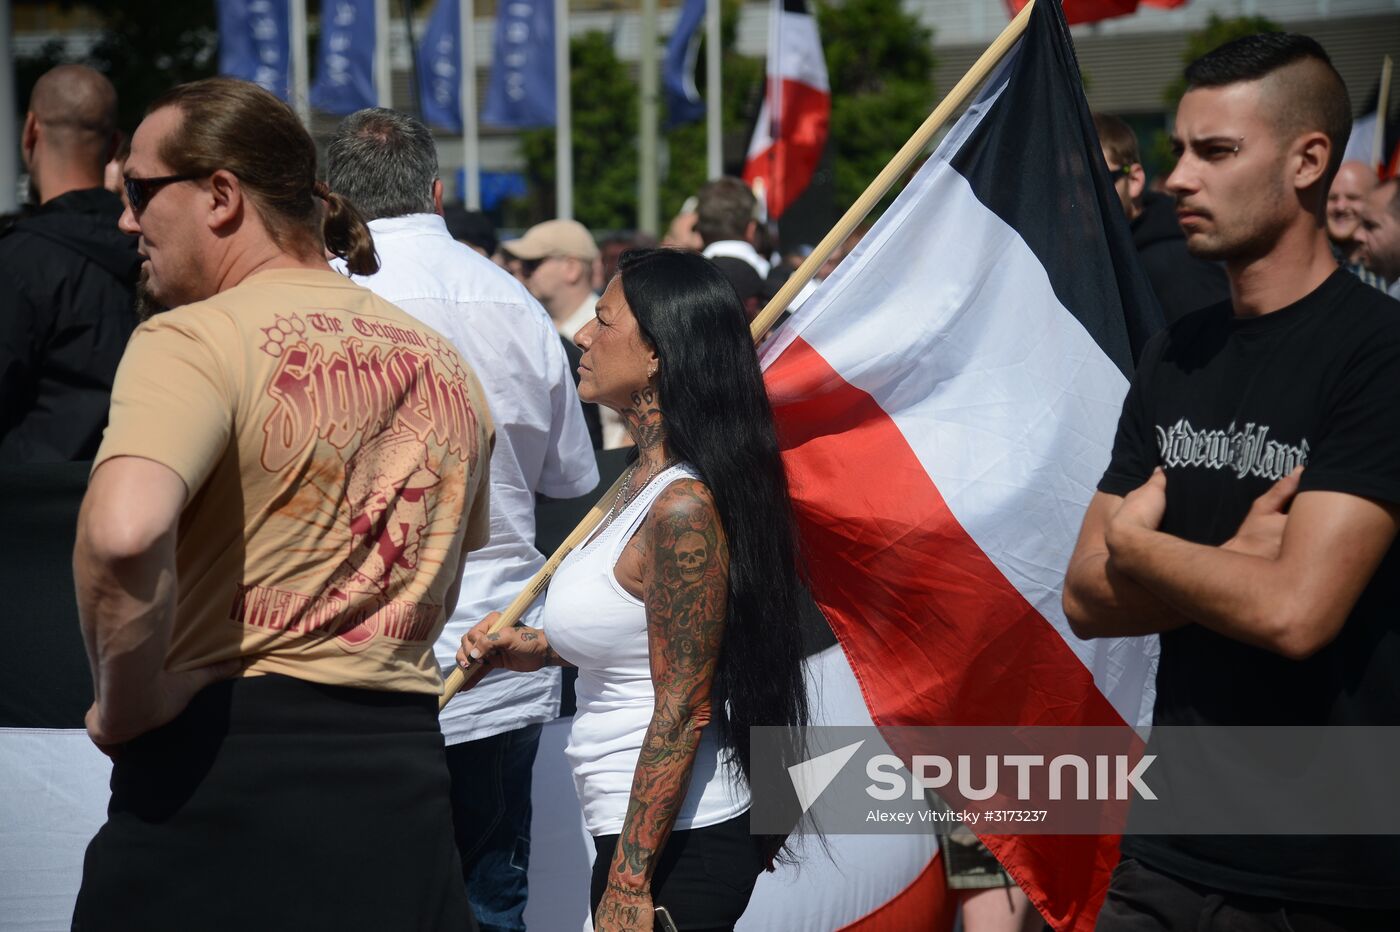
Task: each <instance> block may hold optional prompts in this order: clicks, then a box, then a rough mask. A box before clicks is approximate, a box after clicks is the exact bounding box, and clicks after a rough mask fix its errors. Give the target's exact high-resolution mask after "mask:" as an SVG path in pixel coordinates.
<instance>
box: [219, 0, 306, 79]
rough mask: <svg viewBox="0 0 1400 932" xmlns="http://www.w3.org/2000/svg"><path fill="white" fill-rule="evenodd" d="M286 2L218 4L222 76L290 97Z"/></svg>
mask: <svg viewBox="0 0 1400 932" xmlns="http://www.w3.org/2000/svg"><path fill="white" fill-rule="evenodd" d="M290 14H291V11H290V9H289V7H288V6H287V0H219V74H222V75H228V76H229V77H232V78H242V79H243V80H245V81H252V82H253V83H254V84H256V85H258V86H259V87H261V88H263V89H264V90H267V91H271V92H272V93H273V94H276V95H277V96H278V97H280V98H282V99H283V100H287V99H289V98H290V96H291V39H290V37H289V33H290V31H291V30H290V23H291V20H290Z"/></svg>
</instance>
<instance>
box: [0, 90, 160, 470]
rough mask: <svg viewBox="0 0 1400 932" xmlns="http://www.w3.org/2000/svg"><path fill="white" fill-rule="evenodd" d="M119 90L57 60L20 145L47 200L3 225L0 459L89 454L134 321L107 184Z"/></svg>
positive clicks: (128, 266) (117, 201)
mask: <svg viewBox="0 0 1400 932" xmlns="http://www.w3.org/2000/svg"><path fill="white" fill-rule="evenodd" d="M116 115H117V94H116V90H115V89H114V88H113V87H112V83H111V82H110V81H108V80H107V78H105V77H104V76H103V75H101V74H99V73H98V72H96V71H94V70H92V69H91V68H87V67H84V66H82V65H60V66H58V67H57V68H54V69H52V70H51V71H49V72H47V73H45V74H44V76H43V77H41V78H40V79H39V81H38V82H37V83H36V84H35V85H34V92H33V94H32V95H31V96H30V99H29V112H28V114H27V115H26V116H25V120H24V131H23V136H22V144H23V151H24V161H25V166H26V167H27V168H28V170H29V175H30V179H31V186H32V187H33V189H34V191H35V192H37V200H38V203H39V206H38V208H37V209H35V210H34V211H32V212H31V213H30V214H29V215H28V216H26V217H24V218H23V219H21V220H19V221H18V222H16V223H15V224H13V225H12V226H10V227H9V228H8V229H6V230H5V231H4V232H3V233H0V462H12V463H13V462H30V463H43V462H49V463H52V462H62V461H65V460H83V459H91V458H92V456H93V454H94V453H95V452H96V451H97V445H98V442H99V441H100V440H101V439H102V430H103V428H104V427H105V426H106V423H107V404H108V399H109V396H110V394H111V390H112V378H113V376H114V375H115V374H116V369H117V362H118V360H120V359H121V355H122V350H123V349H124V348H125V347H126V341H127V338H128V337H129V336H130V335H131V331H132V330H133V329H134V328H135V326H136V311H135V286H136V281H137V277H138V274H139V271H140V267H141V258H140V256H139V255H138V253H137V251H136V249H137V244H136V239H135V237H131V236H127V235H126V234H125V233H122V232H121V231H120V230H118V229H117V220H118V218H119V217H120V216H121V213H122V201H121V198H120V197H118V196H117V195H115V194H113V193H111V192H110V191H107V190H105V189H104V188H103V187H102V171H103V167H104V166H105V165H106V163H107V162H108V160H110V159H111V158H112V154H113V152H114V151H115V149H116V147H117V142H118V140H119V134H118V132H117V129H116Z"/></svg>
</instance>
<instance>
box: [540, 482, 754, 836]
mask: <svg viewBox="0 0 1400 932" xmlns="http://www.w3.org/2000/svg"><path fill="white" fill-rule="evenodd" d="M685 478H692V479H694V478H699V476H698V475H697V474H696V472H695V470H694V469H692V468H691V467H690V466H688V465H685V464H680V465H676V466H672V467H671V468H669V469H667V470H664V471H663V472H661V473H660V474H659V475H657V476H656V478H654V479H653V480H652V481H651V482H650V483H648V484H647V486H646V488H644V489H643V490H642V491H641V493H640V494H639V495H638V496H637V497H636V498H635V499H634V500H633V501H632V502H631V503H629V504H628V506H627V507H626V508H624V509H623V511H622V514H620V515H617V516H616V517H615V518H614V519H613V522H612V524H610V525H609V526H608V527H607V528H606V529H605V530H604V531H603V533H601V534H599V535H597V536H596V537H594V538H593V539H592V540H590V541H589V542H588V543H587V544H586V545H584V546H583V547H580V548H579V549H577V550H575V551H574V552H573V553H570V554H569V555H568V556H567V557H565V558H564V562H563V563H562V564H560V566H559V569H558V571H557V572H555V574H554V579H553V581H552V582H551V583H550V585H549V592H548V594H547V596H546V598H545V604H544V630H545V633H546V634H547V636H548V637H549V646H550V647H552V648H554V650H555V651H557V652H558V654H559V656H560V657H563V658H564V659H565V660H567V661H568V662H569V663H572V664H574V665H575V666H577V667H578V682H577V684H576V685H575V687H574V688H575V691H576V693H577V695H578V711H577V712H576V713H575V714H574V723H573V729H572V730H571V731H570V732H569V745H568V747H567V748H565V752H564V753H565V754H566V755H567V756H568V758H569V763H570V764H571V765H572V767H573V773H574V787H575V789H577V790H578V799H579V804H580V805H581V806H582V807H583V821H584V824H585V825H586V826H587V828H588V832H589V834H591V835H594V836H598V835H616V834H619V833H620V832H621V831H622V821H623V818H624V817H625V816H626V815H627V802H628V799H629V798H630V796H631V793H632V777H633V774H634V773H635V771H636V769H637V758H638V757H639V756H640V754H641V749H642V739H643V738H644V737H645V736H646V731H647V727H648V726H649V725H650V724H651V715H652V710H653V708H654V706H655V701H656V693H655V690H654V689H653V688H652V682H651V658H650V653H649V652H648V648H647V618H646V608H645V607H644V606H643V605H642V603H641V601H639V600H638V599H635V598H633V597H632V595H631V594H630V593H628V592H627V590H626V589H623V588H622V585H621V584H620V583H618V581H617V577H616V576H614V575H613V568H614V566H616V564H617V560H618V557H619V556H621V554H622V548H623V547H625V546H627V542H628V541H630V540H631V539H632V534H633V533H634V532H635V531H636V529H637V528H638V527H639V526H641V523H642V519H643V518H645V517H646V514H647V511H648V510H650V508H651V504H652V502H654V501H655V500H656V497H657V496H658V495H660V494H661V492H662V490H664V489H665V488H666V487H667V486H668V485H670V484H671V483H672V482H675V481H676V480H678V479H685ZM718 728H719V726H718V725H717V724H715V723H713V722H712V723H711V724H710V725H708V726H706V727H705V729H704V730H703V731H702V732H701V733H700V745H699V747H698V748H697V749H696V753H695V767H694V769H693V770H692V771H691V775H690V786H689V788H688V789H687V790H686V796H685V802H684V803H683V804H682V805H681V808H680V811H679V813H678V815H677V817H676V824H675V827H676V828H677V829H688V828H703V827H705V826H707V825H716V824H718V823H720V822H724V821H726V820H728V819H732V818H734V817H735V816H737V815H739V814H741V813H743V812H745V811H747V810H748V808H749V791H748V787H746V786H745V785H744V784H743V782H742V780H741V779H740V778H738V777H737V776H735V775H734V774H733V772H732V770H731V769H730V768H729V767H727V766H724V765H722V763H721V757H720V747H719V741H718V737H717V736H718Z"/></svg>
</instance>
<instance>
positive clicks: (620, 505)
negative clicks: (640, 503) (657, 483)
mask: <svg viewBox="0 0 1400 932" xmlns="http://www.w3.org/2000/svg"><path fill="white" fill-rule="evenodd" d="M675 462H676V461H675V458H674V457H672V458H669V459H666V460H665V461H663V462H662V463H661V464H659V465H657V466H653V467H652V468H651V471H650V472H648V473H647V477H646V478H645V479H643V480H642V484H641V485H639V486H637V488H635V489H633V490H632V493H631V494H630V495H628V494H626V493H627V489H628V487H629V486H631V485H632V480H633V478H635V477H636V475H637V468H638V467H639V466H641V465H642V463H641V460H638V461H637V462H635V463H633V464H632V466H631V468H630V469H628V471H627V481H626V482H624V483H622V488H620V489H618V490H617V494H616V495H614V496H613V503H612V507H611V508H609V509H608V513H607V514H606V515H604V517H603V528H604V529H606V528H607V526H608V525H609V524H611V523H612V520H613V518H614V517H616V516H617V515H619V514H621V513H622V512H624V511H626V510H627V506H629V505H631V504H632V503H633V502H634V501H636V500H637V496H638V495H641V494H642V490H643V489H645V488H646V487H647V486H648V485H649V484H650V483H651V480H653V479H655V478H656V477H657V476H658V475H660V474H661V473H663V472H665V471H666V470H667V469H670V468H671V467H672V466H673V465H675ZM600 533H601V531H600Z"/></svg>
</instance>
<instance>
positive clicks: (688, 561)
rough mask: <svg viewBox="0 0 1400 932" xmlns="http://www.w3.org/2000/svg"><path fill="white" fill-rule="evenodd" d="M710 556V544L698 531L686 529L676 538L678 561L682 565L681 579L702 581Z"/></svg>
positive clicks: (691, 581)
mask: <svg viewBox="0 0 1400 932" xmlns="http://www.w3.org/2000/svg"><path fill="white" fill-rule="evenodd" d="M709 557H710V547H709V544H707V543H706V542H705V538H704V537H702V536H701V535H700V534H698V533H697V532H695V531H686V532H685V533H684V534H682V535H681V536H680V537H678V538H677V539H676V562H677V563H678V564H679V565H680V572H681V579H683V580H685V581H686V582H688V583H696V582H699V581H700V578H701V577H702V576H704V575H705V564H706V562H707V561H708V560H709Z"/></svg>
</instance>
